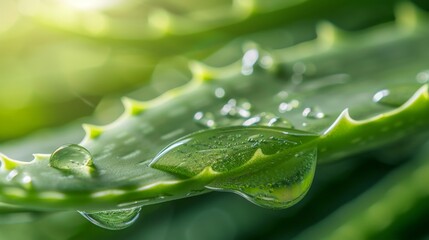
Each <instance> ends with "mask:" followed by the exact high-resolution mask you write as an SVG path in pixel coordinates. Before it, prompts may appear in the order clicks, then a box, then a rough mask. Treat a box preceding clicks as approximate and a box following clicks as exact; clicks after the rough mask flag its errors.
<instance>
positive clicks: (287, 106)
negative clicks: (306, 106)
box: [279, 99, 299, 113]
mask: <svg viewBox="0 0 429 240" xmlns="http://www.w3.org/2000/svg"><path fill="white" fill-rule="evenodd" d="M298 107H299V101H298V100H296V99H293V100H291V101H290V102H282V103H280V105H279V112H280V113H285V112H290V111H292V110H293V109H295V108H298Z"/></svg>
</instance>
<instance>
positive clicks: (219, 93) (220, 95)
mask: <svg viewBox="0 0 429 240" xmlns="http://www.w3.org/2000/svg"><path fill="white" fill-rule="evenodd" d="M215 96H216V97H217V98H223V97H225V89H223V88H220V87H219V88H216V89H215Z"/></svg>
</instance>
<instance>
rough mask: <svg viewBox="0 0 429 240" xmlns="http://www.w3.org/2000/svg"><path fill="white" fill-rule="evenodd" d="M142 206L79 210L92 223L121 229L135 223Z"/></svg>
mask: <svg viewBox="0 0 429 240" xmlns="http://www.w3.org/2000/svg"><path fill="white" fill-rule="evenodd" d="M140 210H141V208H140V207H136V208H128V209H118V210H109V211H101V212H95V213H87V212H82V211H78V212H79V213H80V214H81V215H82V216H84V217H85V218H86V219H88V220H89V221H90V222H91V223H93V224H95V225H97V226H99V227H102V228H105V229H109V230H121V229H124V228H127V227H129V226H131V225H132V224H133V223H135V222H136V221H137V219H138V217H139V215H140Z"/></svg>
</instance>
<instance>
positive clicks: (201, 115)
mask: <svg viewBox="0 0 429 240" xmlns="http://www.w3.org/2000/svg"><path fill="white" fill-rule="evenodd" d="M194 121H195V122H196V123H197V124H198V125H200V126H202V127H206V128H214V127H216V122H215V116H214V114H213V113H211V112H206V113H205V112H197V113H195V114H194Z"/></svg>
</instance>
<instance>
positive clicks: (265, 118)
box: [243, 112, 293, 128]
mask: <svg viewBox="0 0 429 240" xmlns="http://www.w3.org/2000/svg"><path fill="white" fill-rule="evenodd" d="M256 125H259V126H271V127H284V128H293V126H292V124H291V123H290V122H288V121H287V120H286V119H284V118H282V117H279V116H277V115H275V114H273V113H268V112H262V113H260V114H258V115H255V116H253V117H251V118H249V119H247V120H246V121H244V123H243V126H256Z"/></svg>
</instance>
